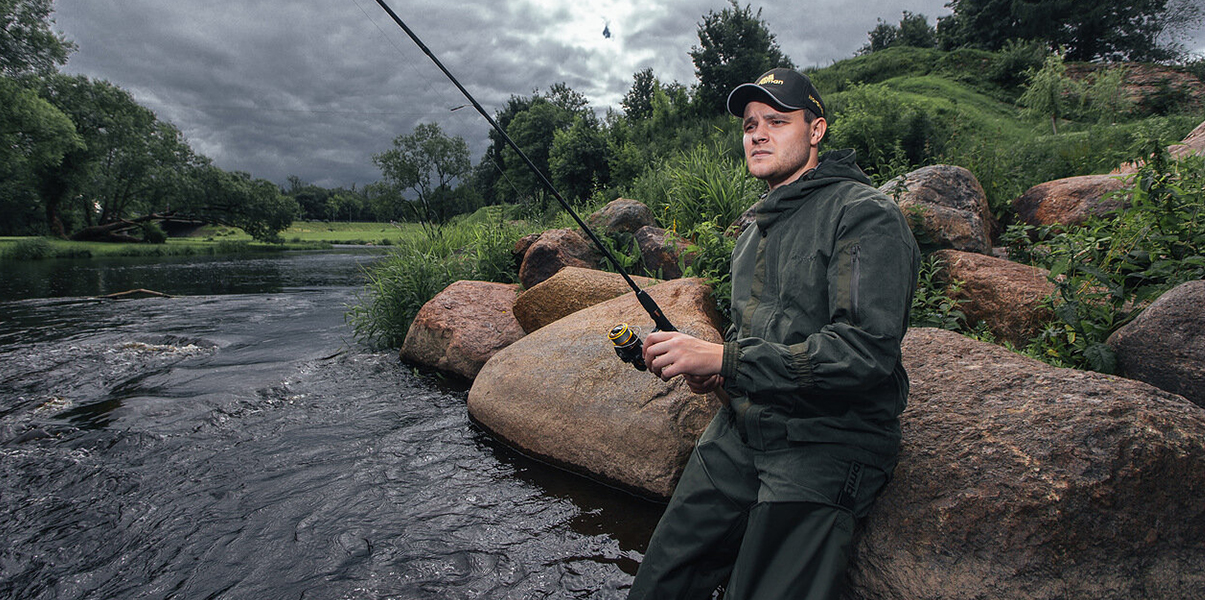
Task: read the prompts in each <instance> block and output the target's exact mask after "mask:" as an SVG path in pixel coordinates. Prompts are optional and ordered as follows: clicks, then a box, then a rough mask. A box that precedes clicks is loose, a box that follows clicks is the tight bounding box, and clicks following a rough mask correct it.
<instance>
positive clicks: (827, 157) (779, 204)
mask: <svg viewBox="0 0 1205 600" xmlns="http://www.w3.org/2000/svg"><path fill="white" fill-rule="evenodd" d="M841 181H856V182H858V183H864V184H866V185H872V184H871V181H870V178H869V177H867V176H866V174H865V173H863V172H862V169H860V168H858V163H857V161H856V155H855V153H854V150H853V149H852V148H850V149H846V150H832V151H829V152H825V153H824V154H822V155H820V164H818V165H816V168H814V169H812V170H811V171H808V172H806V173H804V174H803V175H802V176H800V177H799V179H796V180H795V181H792V182H791V183H788V184H786V185H783V186H780V187H779V188H777V189H775V190H774V191H772V192H770V193H769V194H766V196H765V197H764V198H763V199H762V201H761V204H760V205H759V206H758V207H757V209H756V213H757V227H758V229H760V230H761V231H762V232H763V233H764V232H765V231H766V230H767V229H769V227H770V226H771V225H773V224H774V222H775V221H777V220H778V219H779V218H780V217H782V216H783V215H786V214H789V213H791V212H794V211H795V209H797V208H799V207H800V206H802V205H803V203H804V202H807V199H808V197H809V196H811V193H812V192H813V191H815V190H816V189H818V188H821V187H824V186H826V185H832V184H834V183H838V182H841Z"/></svg>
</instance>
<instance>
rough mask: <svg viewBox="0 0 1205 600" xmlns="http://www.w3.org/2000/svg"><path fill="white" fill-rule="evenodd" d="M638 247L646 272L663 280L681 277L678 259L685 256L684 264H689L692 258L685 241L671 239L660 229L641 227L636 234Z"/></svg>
mask: <svg viewBox="0 0 1205 600" xmlns="http://www.w3.org/2000/svg"><path fill="white" fill-rule="evenodd" d="M636 245H637V246H638V247H639V248H640V260H641V262H643V263H644V268H645V270H646V271H647V272H649V273H653V274H659V275H660V277H661V278H662V279H677V278H679V277H681V276H682V267H680V266H679V265H678V259H679V258H680V257H683V256H684V255H685V258H684V261H683V262H685V263H686V264H689V263H690V261H691V258H692V257H691V255H690V254H689V253H687V251H686V247H687V243H686V242H685V241H683V240H682V239H681V238H671V237H669V236H668V235H667V234H666V231H665V230H664V229H661V228H660V227H641V228H640V230H639V231H637V232H636Z"/></svg>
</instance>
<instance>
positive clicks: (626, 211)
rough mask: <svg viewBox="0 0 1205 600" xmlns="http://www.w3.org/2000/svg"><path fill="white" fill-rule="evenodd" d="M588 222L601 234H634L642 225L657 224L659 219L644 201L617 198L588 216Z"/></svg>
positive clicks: (591, 227)
mask: <svg viewBox="0 0 1205 600" xmlns="http://www.w3.org/2000/svg"><path fill="white" fill-rule="evenodd" d="M586 224H587V225H589V226H590V229H592V230H594V231H595V232H596V233H599V234H604V233H605V234H607V235H616V234H620V233H628V234H632V233H636V232H637V231H639V230H640V228H641V227H648V226H653V225H656V224H657V219H656V218H655V217H654V216H653V211H652V210H650V209H649V207H647V206H645V205H644V203H642V202H639V201H637V200H628V199H627V198H617V199H615V200H612V201H611V202H609V203H607V205H606V206H604V207H602V208H600V209H598V210H597V211H596V212H594V213H592V214H590V216H588V217H586Z"/></svg>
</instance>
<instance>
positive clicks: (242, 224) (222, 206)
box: [175, 159, 300, 242]
mask: <svg viewBox="0 0 1205 600" xmlns="http://www.w3.org/2000/svg"><path fill="white" fill-rule="evenodd" d="M186 177H187V180H188V186H187V193H186V194H185V195H184V196H183V197H182V198H181V205H180V206H179V208H178V210H176V211H175V214H176V216H178V217H188V218H193V219H197V220H199V221H203V222H213V223H223V224H226V225H232V226H234V227H238V228H240V229H242V230H243V231H245V232H247V233H248V234H249V235H250V236H251V237H252V238H253V239H255V240H258V241H261V242H276V241H279V240H280V238H279V236H280V232H281V231H284V230H285V229H288V228H289V225H292V224H293V219H295V218H296V217H297V214H298V212H300V208H299V207H298V205H297V201H296V200H294V199H293V198H291V197H289V196H286V195H284V194H283V193H281V191H280V188H279V187H277V186H276V184H274V183H272V182H271V181H268V180H266V179H255V178H253V177H251V175H250V174H248V173H243V172H241V171H235V172H226V171H223V170H222V169H219V168H217V167H215V166H213V165H212V164H210V163H209V161H208V159H200V160H199V161H198V163H197V164H194V165H191V166H190V167H189V168H188V169H187V172H186Z"/></svg>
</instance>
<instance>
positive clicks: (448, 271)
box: [344, 244, 465, 348]
mask: <svg viewBox="0 0 1205 600" xmlns="http://www.w3.org/2000/svg"><path fill="white" fill-rule="evenodd" d="M464 271H465V269H464V268H463V265H462V264H460V263H458V262H456V261H450V260H447V259H446V257H441V256H439V255H437V254H436V253H434V252H431V251H428V250H424V249H422V248H421V247H420V244H406V245H404V246H402V247H400V248H399V249H398V250H397V252H396V253H395V254H394V255H393V256H391V257H389V258H387V259H384V260H382V261H380V262H378V263H376V264H375V265H373V266H372V267H371V268H370V269H369V270H368V272H367V275H368V285H367V286H366V288H365V290H364V292H363V293H361V294H357V295H356V300H357V302H358V303H357V304H355V305H353V306H351V307H350V308H349V309H348V311H347V313H345V315H344V316H345V318H346V320H347V322H348V323H349V324H350V325H351V327H352V331H353V333H354V335H355V336H356V338H357V339H359V340H360V341H362V342H365V343H366V344H368V345H369V346H371V347H374V348H397V347H400V346H401V345H402V342H403V341H405V339H406V332H408V331H409V330H410V323H411V322H413V321H414V317H415V315H417V314H418V311H419V309H421V308H422V307H423V305H424V304H426V303H427V301H428V300H430V299H431V298H434V297H435V295H436V294H438V293H439V292H441V291H443V289H444V288H446V287H448V286H449V285H451V284H452V282H454V281H456V280H458V279H461V278H462V275H463V274H464Z"/></svg>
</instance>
